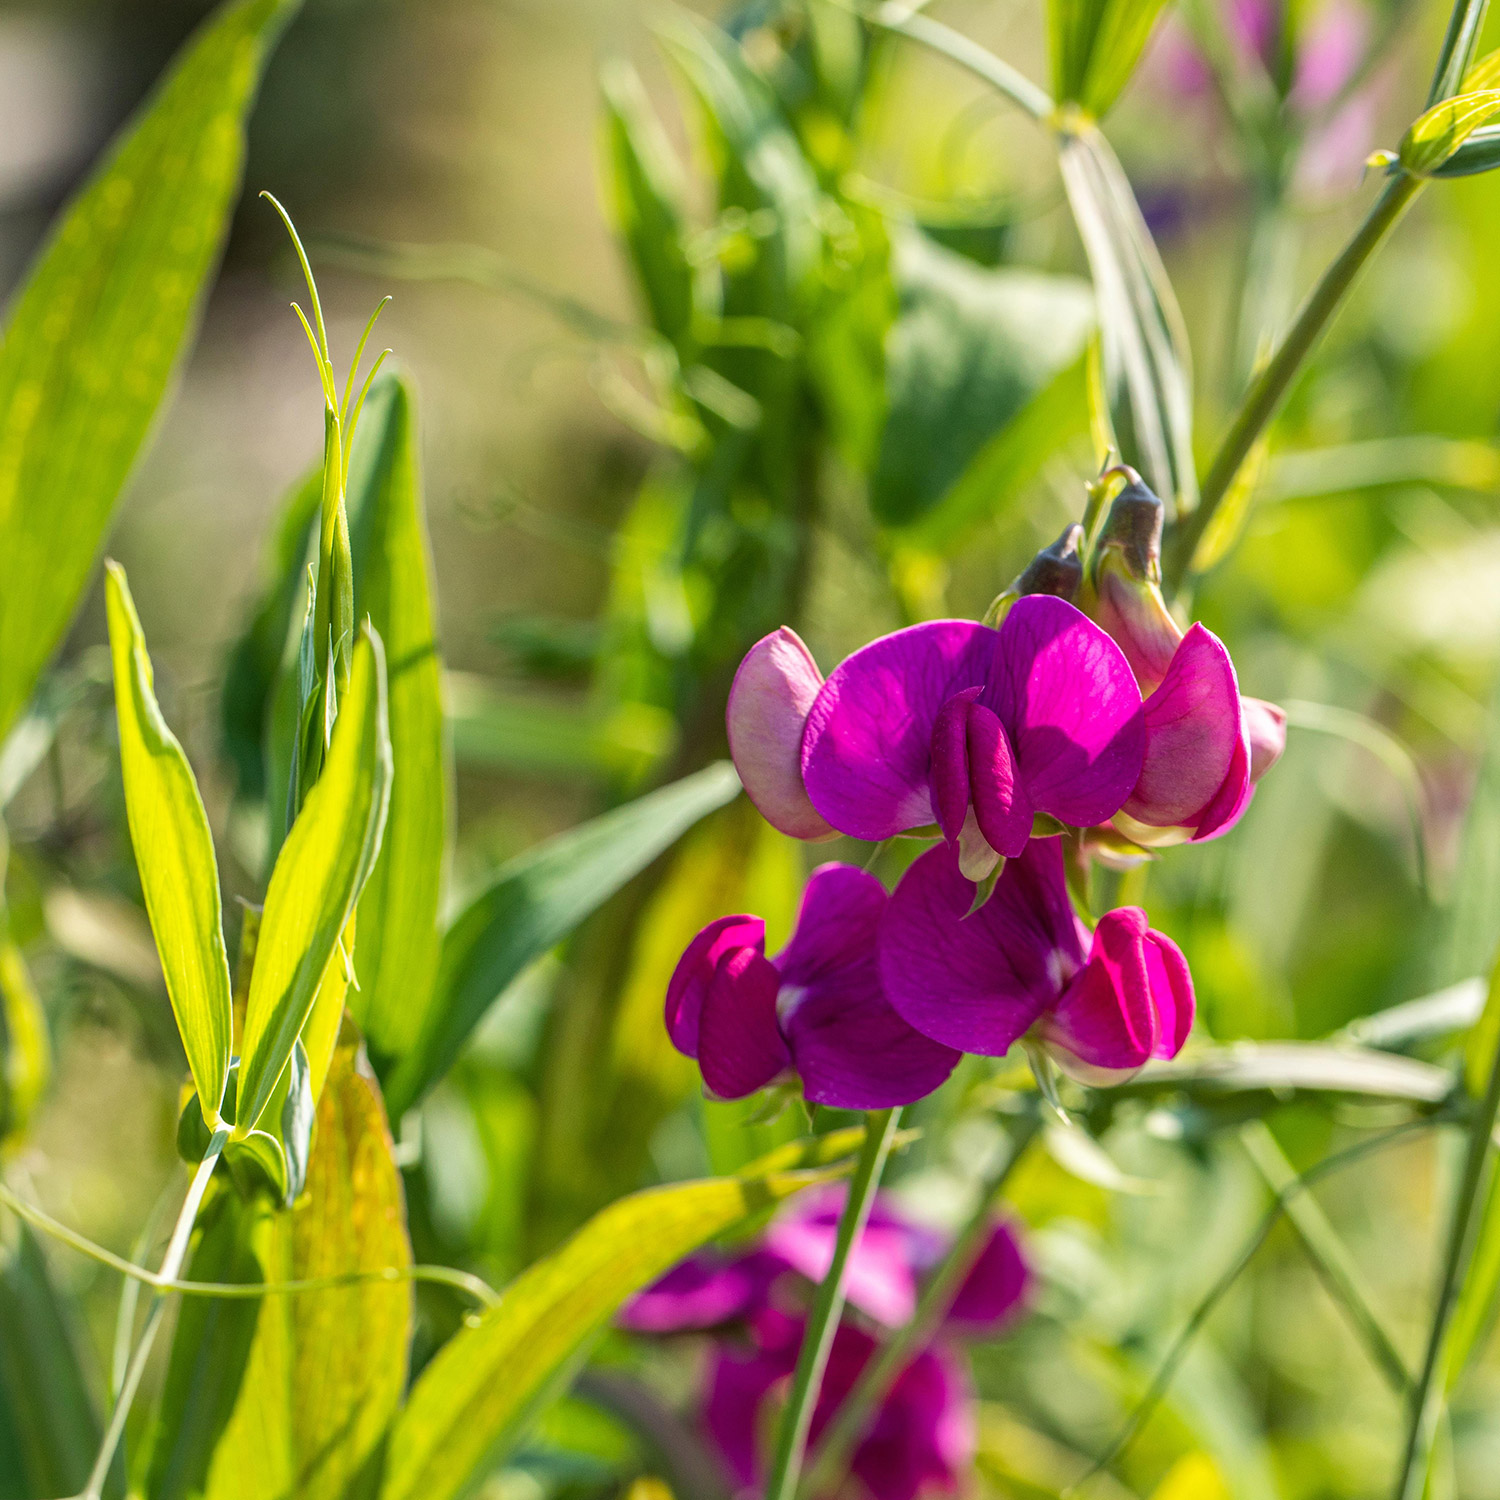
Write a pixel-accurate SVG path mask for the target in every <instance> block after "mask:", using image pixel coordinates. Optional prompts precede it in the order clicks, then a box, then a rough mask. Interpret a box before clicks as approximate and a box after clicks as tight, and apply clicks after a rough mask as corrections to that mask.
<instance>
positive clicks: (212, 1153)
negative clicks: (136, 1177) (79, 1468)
mask: <svg viewBox="0 0 1500 1500" xmlns="http://www.w3.org/2000/svg"><path fill="white" fill-rule="evenodd" d="M228 1139H229V1131H228V1130H227V1129H224V1128H222V1127H221V1128H220V1129H218V1130H216V1131H215V1132H214V1134H213V1138H212V1139H211V1140H210V1141H209V1143H208V1150H207V1151H205V1152H204V1153H203V1160H202V1161H201V1162H200V1163H199V1164H198V1170H197V1172H196V1173H195V1174H194V1176H193V1180H192V1182H191V1183H190V1184H189V1186H188V1190H187V1197H186V1198H184V1199H183V1200H182V1211H181V1212H180V1213H179V1214H178V1215H177V1225H176V1228H174V1229H173V1231H172V1238H171V1240H169V1241H168V1243H167V1253H166V1254H165V1255H164V1256H163V1257H162V1263H161V1269H160V1271H159V1272H158V1274H159V1275H161V1276H165V1277H169V1278H170V1277H175V1276H176V1275H177V1273H178V1272H179V1271H180V1270H181V1269H182V1263H183V1261H184V1260H186V1259H187V1250H188V1241H189V1240H190V1239H191V1238H192V1234H193V1224H194V1223H195V1222H196V1220H197V1218H198V1209H199V1206H200V1205H201V1204H202V1202H203V1195H204V1193H206V1192H207V1191H208V1180H209V1178H210V1177H212V1176H213V1172H214V1167H215V1166H217V1165H218V1161H219V1156H220V1154H221V1153H222V1152H223V1150H224V1145H225V1142H226V1141H228ZM166 1310H167V1304H166V1300H165V1296H164V1294H163V1293H162V1292H160V1291H157V1292H156V1294H155V1296H154V1298H153V1300H152V1305H151V1311H150V1313H149V1314H148V1315H147V1318H146V1326H145V1328H143V1329H142V1330H141V1339H140V1342H139V1343H138V1344H137V1345H136V1346H135V1353H134V1354H133V1355H132V1356H131V1360H130V1365H129V1367H128V1368H127V1369H126V1371H125V1379H124V1380H123V1381H122V1382H121V1383H120V1391H119V1394H118V1395H117V1396H116V1397H115V1407H114V1410H113V1411H112V1412H111V1413H110V1417H109V1426H108V1427H107V1428H105V1431H104V1439H103V1441H102V1442H101V1443H100V1444H99V1454H98V1456H97V1457H96V1458H95V1459H94V1467H93V1469H92V1470H91V1471H90V1473H89V1481H88V1483H87V1484H86V1485H85V1486H84V1488H83V1495H82V1500H101V1497H102V1495H103V1493H104V1481H105V1480H106V1479H107V1478H108V1477H109V1469H110V1465H111V1464H112V1463H113V1462H114V1457H115V1449H116V1448H118V1447H119V1445H120V1437H121V1435H122V1434H123V1433H124V1431H125V1418H126V1417H127V1416H129V1415H130V1407H131V1404H132V1403H133V1402H134V1400H135V1393H136V1391H137V1390H138V1389H139V1388H140V1384H141V1376H142V1375H144V1374H145V1373H146V1361H147V1360H148V1359H149V1358H150V1356H151V1346H152V1345H153V1344H154V1343H155V1342H156V1335H157V1333H158V1331H159V1330H160V1328H161V1321H162V1318H163V1317H164V1316H165V1314H166Z"/></svg>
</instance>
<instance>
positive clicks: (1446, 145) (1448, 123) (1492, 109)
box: [1401, 86, 1500, 177]
mask: <svg viewBox="0 0 1500 1500" xmlns="http://www.w3.org/2000/svg"><path fill="white" fill-rule="evenodd" d="M1497 115H1500V89H1497V88H1495V87H1493V86H1491V87H1488V88H1481V89H1477V90H1475V91H1474V92H1473V93H1464V94H1459V95H1458V96H1457V97H1456V98H1453V99H1444V100H1443V101H1442V102H1441V103H1439V104H1434V105H1433V106H1432V108H1431V109H1429V110H1428V111H1427V112H1426V113H1425V114H1423V115H1420V116H1419V117H1418V118H1417V119H1416V120H1415V121H1414V122H1413V123H1412V126H1411V128H1410V129H1409V130H1408V131H1407V132H1406V134H1405V136H1403V137H1402V140H1401V165H1402V167H1403V168H1404V169H1405V170H1406V171H1407V172H1410V173H1411V174H1412V176H1414V177H1430V176H1432V174H1433V173H1434V172H1436V171H1437V170H1438V168H1440V167H1441V166H1443V164H1444V163H1445V162H1447V161H1448V160H1449V159H1450V158H1451V157H1452V156H1453V154H1454V153H1455V152H1456V151H1457V150H1458V149H1459V147H1460V146H1462V145H1463V144H1464V142H1465V141H1466V140H1468V139H1469V137H1470V136H1471V135H1473V134H1474V132H1475V131H1476V130H1478V129H1479V128H1480V127H1481V126H1484V125H1488V124H1489V123H1490V122H1491V121H1492V120H1494V119H1495V117H1496V116H1497Z"/></svg>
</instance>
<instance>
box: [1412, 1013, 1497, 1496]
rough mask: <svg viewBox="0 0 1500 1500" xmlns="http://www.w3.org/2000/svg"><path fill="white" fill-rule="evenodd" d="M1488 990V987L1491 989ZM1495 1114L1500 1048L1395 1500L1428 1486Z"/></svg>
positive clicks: (1455, 1223)
mask: <svg viewBox="0 0 1500 1500" xmlns="http://www.w3.org/2000/svg"><path fill="white" fill-rule="evenodd" d="M1492 988H1493V983H1492ZM1497 1114H1500V1046H1497V1047H1496V1049H1495V1056H1494V1060H1493V1061H1492V1062H1491V1064H1490V1081H1489V1086H1488V1087H1487V1088H1486V1089H1485V1092H1484V1100H1483V1102H1482V1103H1481V1104H1480V1106H1479V1108H1478V1109H1477V1110H1475V1112H1474V1117H1473V1119H1472V1120H1471V1121H1470V1122H1469V1149H1468V1152H1467V1154H1466V1155H1465V1157H1464V1171H1463V1177H1462V1179H1461V1180H1460V1182H1459V1185H1458V1196H1457V1197H1456V1198H1455V1199H1454V1203H1453V1220H1452V1223H1451V1224H1450V1225H1449V1227H1448V1251H1447V1254H1446V1256H1445V1257H1444V1260H1443V1279H1442V1282H1441V1283H1440V1285H1439V1287H1438V1296H1437V1305H1436V1306H1435V1307H1434V1308H1433V1310H1432V1326H1431V1328H1430V1330H1429V1332H1428V1335H1427V1353H1426V1355H1425V1356H1424V1357H1423V1360H1422V1373H1421V1374H1420V1375H1419V1376H1418V1377H1417V1384H1416V1389H1415V1390H1414V1391H1413V1392H1412V1398H1411V1412H1410V1421H1409V1425H1408V1428H1407V1434H1406V1452H1405V1456H1404V1457H1403V1459H1402V1463H1401V1475H1400V1478H1399V1479H1398V1480H1397V1481H1396V1488H1395V1491H1394V1494H1395V1500H1420V1496H1421V1494H1422V1492H1423V1489H1424V1488H1425V1486H1426V1482H1427V1464H1428V1459H1429V1457H1430V1455H1431V1452H1432V1439H1433V1434H1434V1433H1435V1432H1436V1431H1437V1423H1438V1418H1439V1416H1440V1415H1441V1413H1442V1406H1443V1392H1444V1382H1442V1381H1441V1380H1438V1379H1437V1378H1436V1376H1437V1371H1438V1366H1439V1364H1440V1363H1441V1362H1442V1356H1443V1351H1444V1348H1445V1347H1446V1344H1447V1341H1448V1327H1449V1324H1450V1323H1451V1322H1452V1321H1453V1304H1454V1301H1455V1299H1456V1298H1457V1295H1458V1288H1459V1283H1460V1281H1461V1279H1462V1274H1463V1270H1464V1267H1465V1266H1466V1265H1467V1264H1468V1260H1469V1253H1470V1251H1471V1250H1472V1248H1473V1241H1474V1230H1475V1226H1476V1223H1477V1215H1476V1214H1475V1212H1474V1209H1475V1205H1476V1204H1477V1203H1478V1201H1479V1185H1480V1182H1481V1180H1482V1179H1483V1177H1484V1164H1485V1158H1486V1157H1487V1155H1488V1153H1489V1145H1490V1136H1491V1134H1492V1133H1493V1131H1494V1129H1495V1117H1496V1115H1497Z"/></svg>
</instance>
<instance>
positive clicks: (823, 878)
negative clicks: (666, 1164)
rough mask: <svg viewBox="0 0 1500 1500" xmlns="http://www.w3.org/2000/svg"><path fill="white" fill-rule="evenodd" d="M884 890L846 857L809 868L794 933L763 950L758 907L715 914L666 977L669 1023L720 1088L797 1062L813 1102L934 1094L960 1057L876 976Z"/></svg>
mask: <svg viewBox="0 0 1500 1500" xmlns="http://www.w3.org/2000/svg"><path fill="white" fill-rule="evenodd" d="M888 900H889V898H888V897H887V895H886V891H885V887H884V886H882V885H881V883H880V882H879V881H878V880H877V879H876V878H875V877H874V876H873V875H870V874H867V873H866V872H865V871H863V870H858V869H856V868H855V867H854V866H852V865H841V864H829V865H823V866H822V867H821V868H819V869H817V870H815V871H814V872H813V874H812V877H811V879H810V880H809V881H808V883H807V889H806V890H805V891H804V892H803V896H802V906H801V909H800V911H799V912H798V915H797V926H796V930H795V931H794V932H793V934H792V940H791V942H789V943H788V944H787V946H786V947H785V948H784V949H783V950H782V951H781V952H780V953H779V954H778V955H777V956H776V957H775V958H774V959H768V958H767V957H766V956H765V942H766V932H765V923H764V922H763V921H762V920H761V919H760V918H759V917H752V916H733V917H720V918H719V919H718V920H717V921H715V922H710V923H709V925H708V926H707V927H705V928H704V929H703V931H702V932H700V933H699V934H698V935H697V937H695V938H694V939H693V940H692V942H691V943H689V944H688V947H687V951H686V952H685V953H684V954H683V955H682V958H681V959H680V960H679V961H678V964H677V968H676V970H675V972H674V973H673V975H672V978H671V981H670V982H669V984H668V986H667V1004H666V1021H667V1033H668V1035H669V1036H670V1037H671V1039H672V1044H673V1046H675V1047H676V1048H677V1050H678V1051H679V1052H682V1053H684V1054H685V1055H687V1056H688V1057H695V1058H697V1059H698V1065H699V1067H700V1068H701V1069H702V1072H703V1081H704V1083H705V1084H706V1085H707V1086H708V1088H709V1089H710V1090H711V1091H712V1092H713V1093H714V1094H716V1095H717V1096H718V1097H719V1098H721V1099H739V1098H743V1097H744V1096H745V1095H747V1094H753V1093H754V1092H755V1091H756V1090H757V1089H762V1088H764V1087H765V1086H766V1085H767V1084H769V1083H771V1082H773V1081H774V1080H775V1079H777V1078H778V1077H780V1076H782V1075H783V1074H787V1073H792V1072H795V1073H796V1074H797V1075H799V1076H800V1077H801V1079H802V1086H803V1092H804V1094H805V1096H806V1098H807V1099H808V1100H810V1101H811V1102H813V1103H816V1104H829V1105H833V1106H834V1107H836V1108H839V1109H886V1108H889V1107H890V1106H892V1105H896V1104H909V1103H911V1102H912V1101H913V1100H914V1099H920V1098H922V1097H923V1096H924V1095H926V1094H930V1093H931V1092H932V1090H933V1089H935V1088H936V1087H937V1086H938V1085H939V1084H940V1083H942V1081H943V1080H944V1079H945V1078H947V1076H948V1074H949V1073H951V1072H952V1071H953V1068H954V1065H955V1064H956V1063H957V1061H958V1054H957V1053H956V1052H954V1051H952V1050H951V1049H950V1048H947V1047H944V1046H941V1045H939V1044H938V1043H936V1042H933V1041H930V1040H929V1039H928V1038H926V1037H924V1036H922V1035H921V1034H920V1033H918V1032H915V1031H913V1030H912V1029H911V1027H910V1026H908V1025H907V1024H906V1022H905V1021H903V1020H902V1019H901V1017H900V1016H898V1015H897V1014H896V1012H895V1011H894V1010H893V1009H892V1008H891V1006H890V1004H889V1002H888V1001H887V1000H886V998H885V995H884V993H883V992H882V990H881V987H880V976H879V973H878V971H877V967H876V962H875V937H876V933H877V931H878V929H879V926H880V921H881V918H882V916H883V914H884V912H885V909H886V904H887V901H888Z"/></svg>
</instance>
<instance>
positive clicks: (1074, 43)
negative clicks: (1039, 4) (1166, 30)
mask: <svg viewBox="0 0 1500 1500" xmlns="http://www.w3.org/2000/svg"><path fill="white" fill-rule="evenodd" d="M1164 3H1165V0H1049V4H1048V6H1047V22H1048V31H1049V33H1050V38H1051V48H1052V80H1053V89H1054V91H1055V93H1056V94H1057V97H1058V99H1059V100H1063V101H1066V102H1070V103H1074V104H1081V105H1082V106H1083V107H1084V108H1085V109H1086V110H1088V111H1089V112H1090V113H1091V114H1093V115H1095V116H1096V117H1097V116H1101V115H1103V114H1104V113H1105V111H1106V110H1108V109H1109V107H1110V105H1112V104H1113V103H1114V102H1115V100H1116V99H1117V98H1119V96H1120V93H1121V91H1122V90H1123V89H1124V87H1125V85H1126V84H1127V83H1129V82H1130V75H1131V74H1132V73H1133V72H1134V71H1135V66H1136V63H1137V62H1139V61H1140V57H1141V53H1142V52H1143V51H1144V50H1145V46H1146V42H1147V41H1148V40H1149V39H1150V36H1151V29H1152V27H1154V26H1155V25H1156V18H1157V17H1158V16H1159V15H1160V14H1161V11H1162V6H1163V4H1164Z"/></svg>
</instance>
